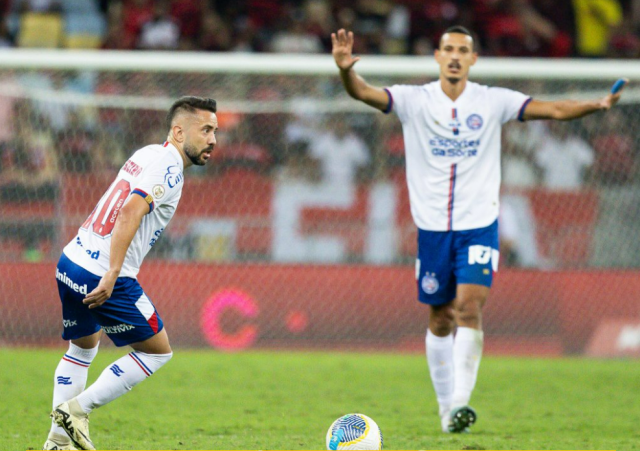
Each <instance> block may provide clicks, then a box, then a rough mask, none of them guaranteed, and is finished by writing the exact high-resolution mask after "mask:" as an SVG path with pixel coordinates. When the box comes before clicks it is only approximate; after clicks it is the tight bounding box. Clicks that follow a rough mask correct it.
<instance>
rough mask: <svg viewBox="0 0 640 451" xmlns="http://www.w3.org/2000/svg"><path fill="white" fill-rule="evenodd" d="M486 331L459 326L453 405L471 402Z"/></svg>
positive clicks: (455, 357)
mask: <svg viewBox="0 0 640 451" xmlns="http://www.w3.org/2000/svg"><path fill="white" fill-rule="evenodd" d="M483 341H484V333H483V332H482V331H481V330H476V329H471V328H469V327H458V331H457V332H456V338H455V340H454V343H453V366H454V371H453V372H454V380H455V384H454V389H453V399H452V402H451V406H452V407H461V406H466V405H468V404H469V400H470V399H471V392H472V391H473V387H474V386H475V385H476V379H477V377H478V369H479V368H480V359H481V358H482V344H483Z"/></svg>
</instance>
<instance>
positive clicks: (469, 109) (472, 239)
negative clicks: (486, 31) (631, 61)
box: [331, 26, 620, 433]
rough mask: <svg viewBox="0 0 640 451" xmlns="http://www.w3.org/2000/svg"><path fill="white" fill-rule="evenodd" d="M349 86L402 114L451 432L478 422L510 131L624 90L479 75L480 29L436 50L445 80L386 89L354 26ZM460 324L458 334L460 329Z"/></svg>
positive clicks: (432, 342)
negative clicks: (474, 396)
mask: <svg viewBox="0 0 640 451" xmlns="http://www.w3.org/2000/svg"><path fill="white" fill-rule="evenodd" d="M331 39H332V43H333V57H334V59H335V62H336V65H337V66H338V68H339V69H340V77H341V79H342V83H343V85H344V87H345V89H346V91H347V93H348V94H349V95H350V96H351V97H353V98H355V99H357V100H360V101H362V102H364V103H366V104H367V105H370V106H372V107H374V108H377V109H379V110H381V111H383V112H384V113H389V112H392V111H393V112H395V113H396V114H397V116H398V118H399V119H400V121H401V122H402V129H403V135H404V143H405V152H406V161H407V183H408V186H409V200H410V204H411V213H412V215H413V219H414V222H415V223H416V225H417V227H418V258H417V261H416V279H417V285H418V299H419V301H420V302H423V303H425V304H427V305H429V307H430V314H429V322H428V330H427V337H426V348H427V363H428V365H429V371H430V374H431V380H432V382H433V386H434V388H435V392H436V397H437V400H438V404H439V408H440V411H439V413H440V417H441V427H442V430H443V432H456V433H459V432H465V431H467V430H468V428H469V426H471V425H472V424H473V423H474V422H475V421H476V412H475V411H474V409H472V408H471V407H470V406H469V400H470V398H471V392H472V391H473V388H474V386H475V383H476V378H477V374H478V368H479V366H480V358H481V356H482V347H483V332H482V308H483V306H484V304H485V302H486V300H487V296H488V294H489V288H490V287H491V283H492V278H493V272H494V271H497V269H498V257H499V252H498V223H497V218H498V209H499V199H498V195H499V191H500V134H501V133H500V132H501V128H502V125H503V124H504V123H506V122H508V121H510V120H514V119H518V120H521V121H524V120H528V119H557V120H569V119H576V118H580V117H583V116H586V115H587V114H591V113H595V112H597V111H603V110H608V109H609V108H611V107H612V106H613V105H615V103H616V102H617V101H618V100H619V98H620V94H609V95H606V96H604V97H602V98H601V99H597V100H593V101H571V100H562V101H554V102H544V101H539V100H533V99H531V98H530V97H528V96H526V95H524V94H522V93H520V92H516V91H512V90H509V89H504V88H494V87H488V86H482V85H479V84H477V83H472V82H470V81H469V80H468V76H469V69H470V67H471V66H473V65H474V64H475V62H476V60H477V58H478V54H477V53H476V52H475V51H474V40H473V37H472V34H471V33H470V32H469V31H468V30H467V29H465V28H464V27H460V26H456V27H452V28H449V29H448V30H446V32H445V33H444V34H443V36H442V37H441V39H440V45H439V48H438V49H437V50H436V51H435V59H436V61H437V63H438V64H439V66H440V77H439V80H437V81H434V82H432V83H428V84H426V85H423V86H409V85H395V86H391V87H389V88H384V89H383V88H379V87H375V86H372V85H370V84H368V83H367V82H366V81H365V80H364V79H363V78H362V77H361V76H359V75H358V74H356V72H355V70H354V69H353V66H354V64H355V63H357V62H358V60H359V59H360V58H358V57H353V55H352V49H353V33H351V32H349V33H347V32H345V30H339V31H338V32H337V33H334V34H332V35H331ZM456 326H457V330H456V334H455V338H454V335H453V332H454V328H455V327H456Z"/></svg>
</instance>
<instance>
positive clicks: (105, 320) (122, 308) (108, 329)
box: [92, 277, 164, 346]
mask: <svg viewBox="0 0 640 451" xmlns="http://www.w3.org/2000/svg"><path fill="white" fill-rule="evenodd" d="M92 313H93V314H94V316H95V317H96V318H97V320H98V323H99V324H100V326H101V327H102V330H103V331H104V332H105V333H106V334H107V336H109V338H110V339H111V341H113V343H114V344H115V345H116V346H126V345H131V344H133V343H140V342H143V341H146V340H149V339H151V338H152V337H154V336H155V335H157V334H159V333H160V332H161V331H162V330H163V328H164V325H163V322H162V318H160V315H159V313H158V311H157V310H156V308H155V306H154V305H153V302H151V299H149V297H148V296H147V295H146V294H145V292H144V291H143V290H142V287H141V286H140V284H139V283H138V281H137V280H135V279H131V278H128V277H121V278H119V279H118V280H117V282H116V285H115V287H114V289H113V292H112V293H111V297H110V298H109V299H107V302H105V303H104V304H102V305H101V306H100V307H97V308H95V309H92Z"/></svg>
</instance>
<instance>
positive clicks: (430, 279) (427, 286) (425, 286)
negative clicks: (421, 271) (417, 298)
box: [421, 273, 440, 294]
mask: <svg viewBox="0 0 640 451" xmlns="http://www.w3.org/2000/svg"><path fill="white" fill-rule="evenodd" d="M421 285H422V290H423V291H424V292H425V293H427V294H434V293H435V292H436V291H438V288H440V283H439V282H438V279H436V274H435V273H431V274H429V273H426V274H425V275H424V277H423V278H422V283H421Z"/></svg>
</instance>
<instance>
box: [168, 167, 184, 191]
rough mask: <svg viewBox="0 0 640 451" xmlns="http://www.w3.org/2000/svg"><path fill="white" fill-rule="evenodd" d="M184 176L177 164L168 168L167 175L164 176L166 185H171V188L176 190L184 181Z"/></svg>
mask: <svg viewBox="0 0 640 451" xmlns="http://www.w3.org/2000/svg"><path fill="white" fill-rule="evenodd" d="M183 178H184V176H183V175H182V171H181V170H180V167H179V166H178V165H177V164H175V165H173V166H169V167H168V168H167V173H166V174H165V175H164V183H166V184H167V185H169V188H175V187H176V186H178V184H179V183H180V182H181V181H182V180H183Z"/></svg>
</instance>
